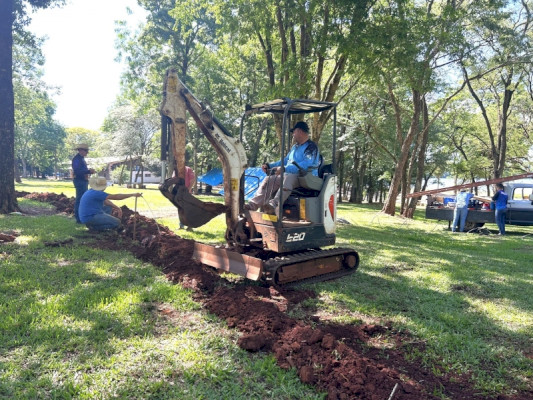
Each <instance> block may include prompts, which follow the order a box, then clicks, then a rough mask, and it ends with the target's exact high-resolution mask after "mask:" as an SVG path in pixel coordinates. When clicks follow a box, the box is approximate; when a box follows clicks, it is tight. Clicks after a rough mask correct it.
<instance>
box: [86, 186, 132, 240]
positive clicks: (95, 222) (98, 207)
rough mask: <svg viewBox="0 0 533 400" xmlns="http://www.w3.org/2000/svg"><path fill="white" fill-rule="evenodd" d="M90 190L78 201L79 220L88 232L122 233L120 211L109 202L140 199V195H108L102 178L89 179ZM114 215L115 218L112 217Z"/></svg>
mask: <svg viewBox="0 0 533 400" xmlns="http://www.w3.org/2000/svg"><path fill="white" fill-rule="evenodd" d="M89 186H90V189H89V190H88V191H86V192H85V193H84V194H83V196H82V198H81V201H80V208H79V215H80V220H81V222H82V223H84V224H85V225H86V226H87V228H89V230H92V231H97V232H103V231H108V230H116V231H119V232H120V231H122V230H123V229H124V228H123V227H122V224H121V218H122V210H121V209H120V207H118V206H116V205H115V204H113V203H112V202H111V200H124V199H127V198H129V197H140V196H142V193H130V194H108V193H106V192H105V189H106V188H107V180H106V179H105V178H104V177H102V176H98V177H91V179H89ZM113 214H115V216H114V215H113Z"/></svg>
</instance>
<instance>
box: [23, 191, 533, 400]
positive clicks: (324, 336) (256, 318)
mask: <svg viewBox="0 0 533 400" xmlns="http://www.w3.org/2000/svg"><path fill="white" fill-rule="evenodd" d="M19 195H20V196H22V195H25V197H26V198H31V199H34V200H39V201H46V202H49V203H51V204H54V205H55V206H56V207H57V209H58V211H60V212H66V213H71V212H72V207H73V199H69V198H66V197H65V196H63V195H55V194H48V193H43V194H37V193H32V194H26V193H20V194H19ZM122 212H123V216H122V220H123V224H124V226H125V231H124V232H123V233H122V234H121V235H122V236H123V240H122V243H120V246H118V245H117V240H116V238H113V239H111V238H109V237H107V236H106V235H100V236H95V238H97V242H96V244H97V245H98V247H100V248H107V249H117V248H118V247H120V249H121V250H122V249H124V243H126V247H127V249H128V250H129V251H131V252H132V253H133V254H134V255H135V256H136V257H138V258H140V259H142V260H144V261H148V262H151V263H152V264H154V265H156V266H158V267H159V268H160V269H161V270H162V271H163V273H164V274H165V275H166V277H167V278H168V279H169V280H171V281H172V282H175V283H179V284H181V285H183V286H185V287H187V288H191V289H192V290H193V291H194V294H195V298H196V300H197V301H199V302H201V303H202V304H203V306H204V307H205V308H206V309H207V310H209V312H211V313H213V314H215V315H217V316H218V317H219V318H221V319H222V320H224V321H226V323H227V324H228V326H229V327H231V328H234V329H237V330H238V331H239V332H240V333H241V335H240V338H239V340H238V342H237V344H238V345H239V346H240V347H241V348H243V349H246V350H248V351H250V352H268V353H272V354H273V355H274V356H275V358H276V360H277V363H278V365H279V366H280V367H282V368H286V369H289V368H295V369H296V370H297V371H298V375H299V377H300V379H301V380H302V382H304V383H307V384H309V385H314V386H315V387H316V388H317V390H320V391H323V392H326V393H327V398H328V399H362V400H364V399H371V400H378V399H379V400H383V399H390V400H401V399H437V398H440V397H436V396H435V395H434V394H435V393H440V394H442V395H444V396H447V397H448V398H451V399H488V398H497V399H499V400H522V399H527V398H531V393H525V394H523V395H517V396H513V397H507V396H495V397H487V396H486V395H479V394H476V391H475V390H474V388H473V387H472V385H471V383H470V381H469V378H468V376H457V375H449V374H442V375H439V376H436V375H434V374H433V373H431V372H430V371H429V370H428V369H427V368H425V367H424V366H422V365H421V362H420V360H414V361H408V360H407V359H406V357H405V354H406V353H407V352H410V350H411V348H412V347H413V346H418V347H419V348H420V350H422V351H423V345H422V344H415V343H414V341H413V339H412V338H411V337H410V336H409V334H408V333H405V332H403V333H399V332H396V331H395V330H394V328H393V327H392V324H389V323H383V324H382V325H368V324H361V325H339V324H331V323H328V322H326V321H322V320H321V319H320V318H319V317H316V316H314V315H313V310H307V312H304V313H303V315H304V316H302V317H298V318H295V317H291V316H290V313H288V311H290V310H292V309H294V307H295V306H296V305H298V304H300V303H301V302H302V301H303V300H305V299H307V298H312V297H314V296H316V294H315V293H314V292H313V291H311V290H297V289H290V290H289V289H287V290H281V289H280V290H276V289H275V288H273V287H263V286H259V285H257V284H255V283H251V282H249V281H246V280H244V281H241V282H238V283H231V282H228V281H226V280H225V279H223V278H222V277H220V276H219V275H218V274H217V273H216V272H215V271H214V270H213V269H212V268H209V267H207V266H204V265H202V264H200V263H198V262H196V261H194V260H192V258H191V257H192V251H193V244H194V242H193V241H191V240H187V239H183V238H181V237H179V236H177V235H176V234H175V233H173V232H172V231H170V230H169V229H168V228H166V227H164V226H162V225H158V224H157V223H156V222H155V221H154V220H153V219H150V218H146V217H144V216H142V215H137V217H136V218H134V213H133V211H132V210H130V209H128V208H127V207H125V206H124V207H122ZM134 230H135V240H131V238H132V237H133V233H134ZM300 308H301V307H300ZM301 311H302V310H300V312H299V314H298V315H301V314H302V313H301ZM304 311H305V309H304ZM384 343H387V346H383V345H382V344H384ZM380 344H381V345H380Z"/></svg>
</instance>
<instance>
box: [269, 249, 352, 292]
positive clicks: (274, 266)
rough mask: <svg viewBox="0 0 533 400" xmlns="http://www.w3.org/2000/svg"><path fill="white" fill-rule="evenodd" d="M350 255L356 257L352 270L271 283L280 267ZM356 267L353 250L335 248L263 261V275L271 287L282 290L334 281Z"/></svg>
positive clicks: (350, 272) (308, 251)
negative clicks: (303, 284)
mask: <svg viewBox="0 0 533 400" xmlns="http://www.w3.org/2000/svg"><path fill="white" fill-rule="evenodd" d="M350 253H355V255H356V257H357V265H356V266H355V267H354V268H346V269H341V270H339V271H335V272H330V273H329V274H323V275H317V276H313V277H310V278H305V279H302V280H298V281H292V282H288V283H285V284H279V283H277V282H273V277H274V276H276V271H277V270H278V269H279V268H280V267H284V266H287V265H291V264H298V263H301V262H306V261H309V260H316V259H319V258H326V257H332V256H338V255H345V254H350ZM358 267H359V255H358V254H357V252H356V251H355V250H354V249H348V248H342V247H336V248H333V249H326V250H307V251H304V252H301V253H296V254H290V255H283V256H279V257H275V258H271V259H269V260H268V261H265V273H266V279H267V282H269V283H270V284H271V285H274V286H279V287H284V288H287V287H291V286H296V285H300V284H302V283H314V282H323V281H328V280H331V279H336V278H339V277H341V276H345V275H349V274H352V273H354V272H355V271H357V268H358Z"/></svg>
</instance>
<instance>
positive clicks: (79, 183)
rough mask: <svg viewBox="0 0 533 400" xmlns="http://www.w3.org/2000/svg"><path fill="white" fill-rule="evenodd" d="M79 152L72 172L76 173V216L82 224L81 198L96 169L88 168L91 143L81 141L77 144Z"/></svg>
mask: <svg viewBox="0 0 533 400" xmlns="http://www.w3.org/2000/svg"><path fill="white" fill-rule="evenodd" d="M76 150H78V154H76V155H75V156H74V158H73V159H72V172H73V174H74V179H73V183H74V187H75V188H76V202H75V203H74V217H76V223H78V224H81V223H82V222H81V221H80V216H79V208H80V200H81V197H82V196H83V194H84V193H85V192H86V191H87V189H88V188H89V175H90V174H94V169H92V168H91V169H89V168H87V163H86V162H85V157H86V156H87V154H88V153H89V145H88V144H86V143H81V144H78V145H77V146H76Z"/></svg>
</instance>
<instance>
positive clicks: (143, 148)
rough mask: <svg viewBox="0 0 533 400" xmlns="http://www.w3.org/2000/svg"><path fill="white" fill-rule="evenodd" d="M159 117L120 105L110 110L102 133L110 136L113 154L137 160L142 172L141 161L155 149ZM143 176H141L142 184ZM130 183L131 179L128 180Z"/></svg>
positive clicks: (132, 107) (129, 106) (149, 112)
mask: <svg viewBox="0 0 533 400" xmlns="http://www.w3.org/2000/svg"><path fill="white" fill-rule="evenodd" d="M159 122H160V117H159V115H158V114H157V112H156V111H155V110H150V111H148V112H147V113H142V112H141V111H140V110H138V109H136V108H135V106H134V105H133V104H128V105H120V106H117V107H116V108H114V109H113V110H111V112H110V113H109V115H108V116H107V118H106V120H105V122H104V131H105V132H108V133H110V134H111V135H112V137H113V139H112V148H113V150H114V154H116V155H120V156H126V157H129V158H130V159H137V160H138V162H139V165H140V168H141V172H143V171H144V164H143V160H144V158H146V157H149V156H150V155H151V154H152V153H153V152H154V150H155V148H156V140H154V139H155V134H156V132H159ZM143 177H144V174H141V184H143V183H144V182H143ZM130 181H131V179H130Z"/></svg>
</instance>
